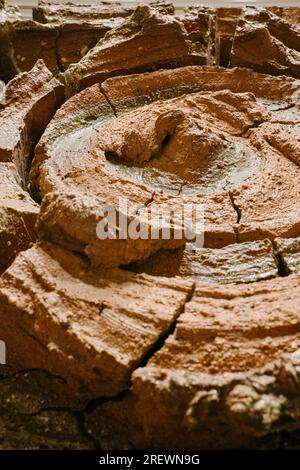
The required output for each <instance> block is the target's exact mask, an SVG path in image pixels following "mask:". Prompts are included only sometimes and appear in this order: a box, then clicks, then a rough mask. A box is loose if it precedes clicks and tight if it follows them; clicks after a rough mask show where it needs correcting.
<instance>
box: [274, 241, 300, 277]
mask: <svg viewBox="0 0 300 470" xmlns="http://www.w3.org/2000/svg"><path fill="white" fill-rule="evenodd" d="M275 243H276V250H277V252H278V254H279V256H280V258H281V261H282V267H283V270H284V274H285V275H287V274H295V273H296V274H297V273H300V238H288V239H285V238H276V240H275Z"/></svg>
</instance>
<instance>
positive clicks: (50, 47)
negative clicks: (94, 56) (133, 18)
mask: <svg viewBox="0 0 300 470" xmlns="http://www.w3.org/2000/svg"><path fill="white" fill-rule="evenodd" d="M122 21H123V19H122V18H115V19H112V20H102V21H99V22H97V23H94V22H85V23H81V24H78V22H75V23H74V22H71V21H70V22H60V23H46V24H42V23H38V22H36V21H33V20H24V19H16V20H15V21H14V22H10V23H9V27H7V28H6V34H5V35H4V42H3V45H2V50H3V52H2V56H3V60H4V61H5V66H3V71H4V72H5V73H4V72H3V77H4V79H5V80H6V81H7V80H10V79H11V78H12V77H14V76H15V75H16V74H18V73H20V72H23V71H28V70H30V69H31V68H32V67H33V66H34V64H35V62H36V61H37V60H38V59H43V60H44V62H45V64H46V65H47V67H48V68H49V69H50V70H51V72H52V73H54V74H58V72H60V71H64V70H65V69H66V68H67V67H68V66H69V65H70V64H71V63H74V62H77V61H79V60H80V59H81V58H82V57H83V56H84V55H85V54H86V52H87V51H88V50H89V49H91V48H92V47H94V46H95V45H96V44H97V42H98V41H99V39H100V38H102V37H103V36H104V35H105V34H106V32H107V31H110V30H111V29H112V28H113V27H115V26H116V25H118V24H120V23H122ZM74 44H75V46H74Z"/></svg>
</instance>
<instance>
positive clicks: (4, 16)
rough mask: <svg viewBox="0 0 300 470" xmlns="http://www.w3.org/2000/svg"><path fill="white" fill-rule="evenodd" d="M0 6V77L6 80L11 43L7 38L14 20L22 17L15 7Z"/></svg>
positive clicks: (8, 76)
mask: <svg viewBox="0 0 300 470" xmlns="http://www.w3.org/2000/svg"><path fill="white" fill-rule="evenodd" d="M4 6H5V5H4V2H3V4H2V7H1V6H0V79H1V80H7V79H8V78H10V68H11V64H10V59H9V57H10V53H11V45H10V42H9V40H8V38H9V34H10V31H11V30H12V27H13V26H12V25H13V23H14V22H15V21H18V20H20V19H21V18H22V16H21V13H20V11H19V9H18V8H17V7H12V6H9V7H6V8H4Z"/></svg>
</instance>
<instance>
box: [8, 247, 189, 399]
mask: <svg viewBox="0 0 300 470" xmlns="http://www.w3.org/2000/svg"><path fill="white" fill-rule="evenodd" d="M20 288H21V291H22V292H20ZM191 288H192V282H191V281H184V280H179V279H178V280H177V281H175V282H174V281H173V280H172V281H169V280H168V279H166V278H155V279H153V278H151V277H149V276H146V275H135V274H131V273H126V272H123V271H120V270H110V271H108V270H105V269H102V270H101V271H96V272H95V271H92V270H91V268H90V266H89V265H88V263H86V262H85V261H83V260H82V259H81V258H79V257H77V256H75V255H72V254H71V253H70V252H68V251H65V250H63V249H61V248H58V247H56V246H54V245H49V244H44V245H39V244H38V245H35V246H34V247H33V248H31V249H30V250H28V251H25V252H23V253H21V254H20V255H19V256H18V257H17V258H16V260H15V261H14V263H13V264H12V265H11V267H10V268H9V269H8V270H7V271H6V272H5V273H4V274H3V276H2V278H1V280H0V299H1V301H0V310H1V313H0V324H1V332H2V333H1V334H2V337H3V338H5V342H6V347H7V350H8V351H9V353H10V356H9V363H8V364H7V366H4V365H3V366H2V367H1V370H2V369H3V371H6V370H7V371H9V373H12V372H15V371H18V370H26V369H42V370H44V371H47V372H49V373H50V374H52V375H55V376H59V377H60V378H61V379H62V381H63V384H62V383H60V384H59V386H58V387H57V389H55V392H56V394H57V395H58V396H60V395H62V397H61V401H62V402H63V403H65V401H66V399H67V398H66V397H68V400H69V407H71V406H76V405H77V406H78V405H80V404H81V406H82V403H83V402H84V401H85V400H90V399H93V398H96V397H100V396H102V397H103V396H114V395H116V394H118V393H119V392H120V391H122V390H124V389H126V388H128V386H129V381H130V375H131V373H132V371H133V370H134V369H135V368H136V367H138V365H139V364H141V363H142V361H143V359H144V357H145V356H146V355H147V354H148V353H149V351H150V350H151V348H153V346H154V345H155V344H156V343H157V342H158V341H159V339H160V337H161V336H163V335H164V334H166V332H167V331H168V330H169V328H170V327H171V326H172V324H173V323H174V321H175V320H176V318H177V316H178V315H179V314H180V312H181V311H182V310H183V307H184V304H185V301H186V298H187V297H188V295H189V294H190V292H191ZM20 344H22V347H21V348H20V347H19V346H20ZM63 385H64V387H63Z"/></svg>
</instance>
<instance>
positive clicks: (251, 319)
mask: <svg viewBox="0 0 300 470" xmlns="http://www.w3.org/2000/svg"><path fill="white" fill-rule="evenodd" d="M299 287H300V277H299V276H292V277H289V278H281V279H275V280H270V281H262V282H259V283H254V284H251V285H249V286H231V287H229V286H220V287H214V288H213V287H212V286H210V287H202V286H201V285H198V287H197V288H196V292H195V295H194V297H193V299H192V301H191V302H189V303H187V304H186V307H185V313H183V314H182V315H181V316H180V318H179V320H178V322H177V327H176V330H175V332H174V334H173V335H171V336H169V337H168V339H167V340H166V342H165V344H164V346H163V347H162V348H161V349H160V350H159V351H158V352H157V353H156V354H155V355H154V356H153V357H152V358H151V359H150V361H149V362H148V363H147V365H146V366H145V367H143V368H140V369H137V370H136V371H135V372H134V374H133V386H132V389H131V391H130V392H129V393H128V395H127V396H126V397H125V398H123V400H122V401H119V402H109V403H106V404H104V405H102V406H99V407H96V409H94V410H93V411H92V412H90V413H88V414H87V417H86V419H87V424H86V426H87V429H88V430H89V432H90V433H92V434H93V435H94V436H95V437H97V438H98V439H99V440H101V443H102V446H103V447H104V448H109V449H114V448H130V447H131V446H133V447H137V448H145V446H146V447H147V448H155V449H156V448H163V449H164V448H166V449H170V448H172V449H176V448H179V449H182V447H183V445H182V443H183V442H184V448H185V449H187V448H190V449H193V448H195V447H196V448H203V449H205V448H223V449H224V448H230V447H235V448H237V447H244V448H252V447H256V448H257V447H259V446H260V445H261V446H262V447H264V448H266V447H268V446H272V443H269V445H268V443H266V442H264V444H263V443H261V444H260V439H261V438H263V437H264V436H266V435H269V434H270V433H272V432H275V431H276V432H279V431H280V430H281V429H285V430H286V431H289V430H293V429H295V428H297V427H298V428H299V398H298V397H299V360H300V357H299V345H300V337H299V318H300V317H299V314H300V312H299V300H300V299H299V293H300V289H299ZM125 429H126V432H124V431H125Z"/></svg>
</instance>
